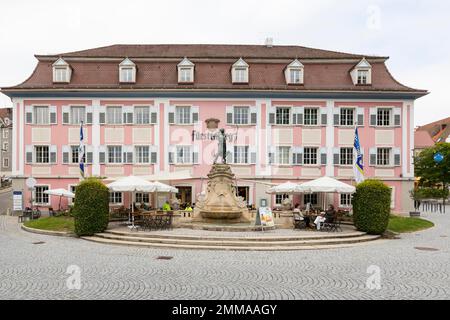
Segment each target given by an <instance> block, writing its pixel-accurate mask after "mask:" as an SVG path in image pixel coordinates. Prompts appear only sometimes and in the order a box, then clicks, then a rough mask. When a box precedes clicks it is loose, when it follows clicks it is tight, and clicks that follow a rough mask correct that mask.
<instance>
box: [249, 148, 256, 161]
mask: <svg viewBox="0 0 450 320" xmlns="http://www.w3.org/2000/svg"><path fill="white" fill-rule="evenodd" d="M250 163H251V164H255V163H256V152H255V151H251V152H250Z"/></svg>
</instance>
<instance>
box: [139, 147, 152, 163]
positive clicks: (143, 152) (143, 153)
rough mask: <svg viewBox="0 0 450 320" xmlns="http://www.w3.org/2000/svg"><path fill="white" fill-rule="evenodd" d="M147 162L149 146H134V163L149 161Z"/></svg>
mask: <svg viewBox="0 0 450 320" xmlns="http://www.w3.org/2000/svg"><path fill="white" fill-rule="evenodd" d="M149 162H150V147H149V146H136V163H149Z"/></svg>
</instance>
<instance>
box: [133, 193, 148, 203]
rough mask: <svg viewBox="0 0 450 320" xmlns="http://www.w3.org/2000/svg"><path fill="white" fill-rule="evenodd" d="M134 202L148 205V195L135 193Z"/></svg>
mask: <svg viewBox="0 0 450 320" xmlns="http://www.w3.org/2000/svg"><path fill="white" fill-rule="evenodd" d="M136 202H137V203H150V195H149V194H148V193H146V192H145V193H141V192H138V193H136Z"/></svg>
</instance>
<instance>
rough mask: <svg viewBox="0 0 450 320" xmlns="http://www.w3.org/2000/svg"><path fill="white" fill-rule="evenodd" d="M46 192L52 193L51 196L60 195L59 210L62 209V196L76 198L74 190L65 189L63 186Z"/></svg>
mask: <svg viewBox="0 0 450 320" xmlns="http://www.w3.org/2000/svg"><path fill="white" fill-rule="evenodd" d="M44 193H45V194H48V195H51V196H58V197H59V209H58V210H61V198H62V197H66V198H75V194H74V193H73V192H70V191H69V190H66V189H63V188H59V189H50V190H45V191H44Z"/></svg>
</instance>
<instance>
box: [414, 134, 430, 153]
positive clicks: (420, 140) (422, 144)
mask: <svg viewBox="0 0 450 320" xmlns="http://www.w3.org/2000/svg"><path fill="white" fill-rule="evenodd" d="M432 146H434V141H433V139H431V136H430V134H429V133H428V131H425V130H423V131H422V130H419V131H417V130H416V131H415V132H414V148H416V149H422V148H428V147H432Z"/></svg>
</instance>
